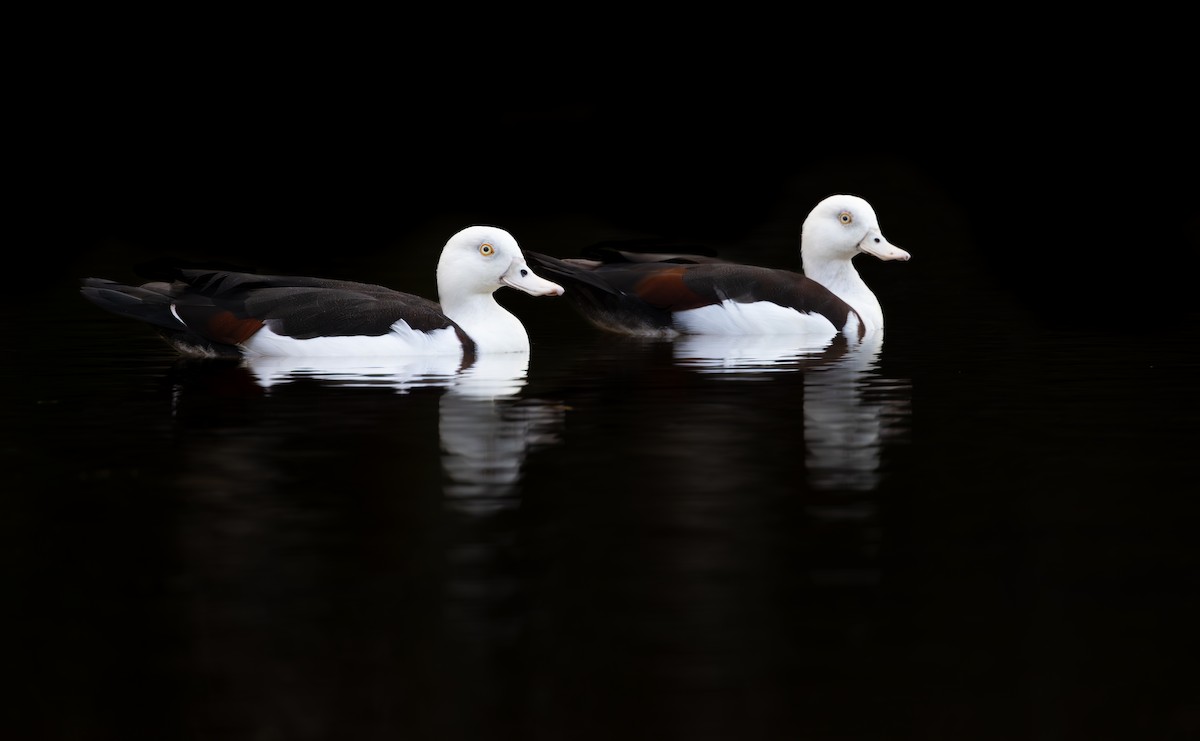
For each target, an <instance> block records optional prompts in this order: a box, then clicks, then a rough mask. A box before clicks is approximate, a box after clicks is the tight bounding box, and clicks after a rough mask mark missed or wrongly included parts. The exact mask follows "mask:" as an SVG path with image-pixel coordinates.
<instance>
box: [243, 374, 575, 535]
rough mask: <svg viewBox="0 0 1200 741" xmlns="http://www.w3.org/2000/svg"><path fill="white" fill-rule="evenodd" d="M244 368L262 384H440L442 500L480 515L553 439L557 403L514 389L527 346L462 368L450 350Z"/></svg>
mask: <svg viewBox="0 0 1200 741" xmlns="http://www.w3.org/2000/svg"><path fill="white" fill-rule="evenodd" d="M244 362H245V365H246V367H247V368H248V369H249V370H250V371H251V372H252V373H253V374H254V377H255V379H256V381H257V382H258V384H259V385H260V386H262V387H263V388H266V389H269V388H271V387H272V386H276V385H278V384H282V383H289V382H292V381H296V380H301V379H312V380H318V381H322V382H325V383H330V384H334V385H338V386H348V387H380V386H383V387H388V388H392V389H394V390H395V391H397V392H399V393H401V394H406V393H410V392H412V391H414V390H416V389H422V388H444V389H445V393H443V394H442V397H441V399H440V401H439V420H438V434H439V439H440V441H441V449H442V467H443V470H444V472H445V474H446V476H447V477H448V479H449V480H448V482H447V483H446V485H445V487H444V493H445V495H446V498H447V502H448V504H449V506H451V507H453V508H455V509H459V510H462V511H464V512H468V513H472V514H488V513H492V512H495V511H497V510H500V509H504V508H506V507H510V506H513V505H514V504H515V502H516V499H515V497H516V493H517V491H516V490H517V485H518V484H519V482H520V479H521V474H522V471H523V468H524V464H525V456H526V455H527V453H528V452H529V450H530V449H531V448H533V447H537V446H544V445H551V444H554V443H557V442H559V438H558V433H557V429H558V428H559V427H561V425H562V421H563V409H562V406H561V405H560V404H557V403H553V402H547V401H542V400H538V399H522V398H518V395H519V393H520V391H521V389H522V388H524V386H525V384H526V379H527V376H528V370H529V353H528V352H514V353H495V354H489V355H482V356H480V357H478V358H476V359H475V360H474V361H473V362H472V363H471V364H469V365H467V366H466V367H461V364H460V360H459V358H457V357H453V356H428V357H405V358H398V359H395V360H393V359H391V358H387V359H376V358H346V359H339V358H319V359H314V358H278V357H271V358H255V359H248V360H246V361H244Z"/></svg>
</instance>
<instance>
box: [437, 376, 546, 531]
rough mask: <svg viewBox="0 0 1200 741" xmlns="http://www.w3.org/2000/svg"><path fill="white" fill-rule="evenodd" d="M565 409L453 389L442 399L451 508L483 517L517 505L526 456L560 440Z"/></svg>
mask: <svg viewBox="0 0 1200 741" xmlns="http://www.w3.org/2000/svg"><path fill="white" fill-rule="evenodd" d="M563 416H564V411H563V406H562V405H561V404H557V403H553V402H546V401H542V400H538V399H521V400H514V399H500V398H488V397H484V396H480V395H469V394H467V395H464V394H460V393H454V390H452V391H451V392H450V393H447V394H446V395H445V396H443V397H442V398H441V406H440V407H439V416H438V433H439V438H440V440H441V444H442V468H443V470H444V471H445V472H446V475H447V476H448V477H449V481H448V482H447V484H446V486H445V488H444V492H445V495H446V501H447V504H448V505H449V506H450V507H451V508H453V509H455V510H458V511H460V512H463V513H466V514H470V515H476V516H482V515H490V514H494V513H496V512H498V511H500V510H503V509H508V508H511V507H515V506H516V505H517V503H518V501H519V499H518V498H519V495H520V489H519V486H518V485H519V483H520V481H521V477H522V474H523V472H524V468H525V458H526V456H527V455H528V454H529V452H530V451H531V450H532V449H534V448H537V447H541V446H546V445H552V444H555V443H558V442H559V441H560V438H559V430H560V429H561V427H562V423H563Z"/></svg>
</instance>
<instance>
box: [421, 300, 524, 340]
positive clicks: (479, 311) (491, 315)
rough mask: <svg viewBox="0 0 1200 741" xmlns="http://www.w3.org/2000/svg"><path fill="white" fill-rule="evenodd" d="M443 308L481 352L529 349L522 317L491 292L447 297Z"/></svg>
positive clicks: (443, 302)
mask: <svg viewBox="0 0 1200 741" xmlns="http://www.w3.org/2000/svg"><path fill="white" fill-rule="evenodd" d="M442 311H443V312H444V313H445V314H446V316H448V317H450V318H451V319H453V320H454V321H455V322H456V323H457V324H458V326H460V327H462V328H463V331H465V332H466V333H467V334H468V335H470V336H471V339H472V340H475V345H476V347H477V348H478V350H479V352H481V353H497V352H528V351H529V334H528V333H527V332H526V331H525V326H524V325H522V324H521V320H520V319H517V318H516V317H515V316H513V314H512V313H511V312H509V311H508V309H505V308H504V307H503V306H501V305H500V304H499V303H497V302H496V298H495V297H494V296H493V295H492V294H490V293H484V294H480V293H473V294H470V295H468V296H466V297H464V298H459V299H455V300H453V301H450V302H447V301H445V300H443V301H442Z"/></svg>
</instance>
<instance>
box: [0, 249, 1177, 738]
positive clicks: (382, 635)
mask: <svg viewBox="0 0 1200 741" xmlns="http://www.w3.org/2000/svg"><path fill="white" fill-rule="evenodd" d="M914 252H916V250H914ZM916 264H917V263H916V261H914V263H913V265H914V266H916ZM918 270H919V268H918ZM898 274H899V273H898V272H895V273H887V275H888V276H889V277H888V278H886V279H884V283H885V284H886V285H890V286H892V287H891V288H883V287H881V288H880V289H879V292H880V293H881V298H883V299H884V305H885V309H888V310H889V317H890V319H889V328H888V331H887V334H886V336H885V337H884V338H882V339H881V341H880V342H878V343H876V344H875V345H874V346H870V347H866V348H861V349H855V350H848V349H847V348H844V347H836V346H835V347H828V348H808V349H804V348H791V347H779V346H773V345H766V346H764V345H762V344H761V343H748V342H742V343H736V344H732V345H729V344H726V345H723V346H721V345H719V344H714V343H709V342H684V341H679V342H675V343H671V342H639V341H631V340H624V339H620V338H616V337H612V336H608V335H600V334H598V333H596V332H594V331H591V330H590V329H588V328H586V327H585V326H584V325H582V324H581V323H580V322H578V321H577V320H575V319H574V318H573V317H572V316H570V315H568V314H567V313H566V308H565V306H552V307H551V306H543V305H541V304H535V303H533V302H531V301H521V300H510V301H508V302H509V303H510V304H511V305H514V307H515V308H514V310H518V313H520V314H521V315H522V316H523V318H526V320H527V325H528V326H529V327H530V331H531V335H532V336H533V340H534V348H533V351H532V353H531V354H530V356H529V357H528V358H516V359H508V360H509V361H515V362H501V363H496V364H488V365H486V366H481V367H480V368H477V369H474V370H473V371H472V373H471V374H468V375H465V376H464V375H463V374H460V373H456V371H455V369H454V368H452V367H451V368H446V367H441V366H439V365H437V364H432V365H429V364H422V365H418V366H395V367H365V368H364V367H355V366H348V367H326V368H319V369H313V368H304V367H287V366H279V365H261V366H255V367H244V366H241V365H238V364H236V363H226V362H207V363H206V362H199V363H197V362H191V363H187V362H180V361H177V360H176V359H175V358H174V356H172V355H171V354H170V353H169V352H168V351H167V349H166V347H165V345H162V344H161V343H160V342H159V341H158V340H157V339H156V338H154V337H153V336H151V335H150V334H149V333H148V331H146V330H144V329H143V328H142V327H139V326H136V325H134V324H132V323H129V322H123V321H121V320H117V319H113V318H110V317H108V316H105V315H99V314H98V312H96V311H95V310H94V309H92V307H90V306H86V305H83V304H82V301H79V303H78V305H77V304H75V303H73V302H74V300H75V297H74V295H73V293H72V290H71V289H70V288H69V287H68V288H65V289H64V291H63V295H62V298H61V300H62V301H63V304H62V308H61V310H60V313H59V314H57V315H51V316H44V317H43V318H41V319H37V320H34V324H32V325H30V324H28V323H27V322H28V320H25V321H24V323H21V322H16V321H14V318H15V317H17V316H24V313H23V312H21V313H18V312H17V310H16V307H14V310H13V311H11V312H9V313H8V315H7V316H6V317H5V320H6V324H8V325H9V326H11V327H16V328H17V331H18V332H19V333H20V336H21V337H22V338H24V340H25V341H26V342H27V343H28V344H29V346H30V347H34V348H37V352H36V353H29V354H27V355H26V354H21V353H17V354H16V355H12V354H10V355H9V356H8V357H7V359H6V363H5V367H4V370H3V374H4V375H3V383H2V384H0V387H2V388H3V389H4V393H5V399H4V403H3V409H4V414H5V418H6V419H5V425H4V427H5V430H6V433H5V441H4V445H3V455H4V458H3V463H4V471H5V474H4V480H5V486H4V489H5V494H4V497H3V500H2V501H3V511H2V515H3V516H2V517H0V521H2V522H3V523H4V524H5V532H4V565H5V598H4V612H5V618H6V628H7V630H6V637H7V639H8V640H7V641H6V642H7V644H8V645H7V647H6V650H5V662H4V663H5V673H6V674H7V675H8V679H9V680H10V682H9V684H10V687H12V688H13V689H11V690H10V694H9V695H8V702H6V705H7V706H8V707H7V708H6V711H7V712H8V713H9V719H8V720H7V721H6V723H7V725H6V726H5V728H4V729H3V731H5V732H6V733H5V734H4V736H5V737H6V738H14V739H16V738H52V739H87V740H91V739H121V740H122V741H126V740H130V739H176V738H179V739H199V738H204V739H208V738H213V739H256V740H258V739H355V740H366V739H402V738H403V739H412V738H417V739H464V740H467V739H472V740H473V739H547V740H551V739H553V740H558V739H613V738H654V739H688V740H689V741H693V740H699V739H959V740H961V739H1108V738H1128V739H1181V738H1187V737H1192V736H1189V735H1188V734H1189V733H1190V732H1195V731H1196V730H1197V728H1200V683H1198V680H1197V675H1196V673H1195V660H1196V658H1197V649H1198V648H1200V638H1198V637H1197V629H1196V626H1197V625H1200V596H1198V593H1197V587H1198V586H1200V585H1198V579H1197V573H1198V569H1200V558H1198V553H1200V548H1198V547H1197V536H1196V526H1197V515H1198V514H1200V506H1198V505H1197V503H1196V497H1195V493H1194V489H1195V481H1194V461H1195V459H1196V453H1197V447H1196V443H1197V440H1198V437H1197V434H1196V432H1195V424H1196V409H1197V407H1196V405H1195V403H1196V391H1195V389H1194V384H1195V381H1196V378H1197V371H1198V370H1200V363H1198V358H1200V355H1198V353H1197V351H1196V350H1195V345H1194V344H1193V343H1194V340H1195V338H1196V335H1197V332H1196V331H1195V330H1189V331H1188V334H1189V335H1190V337H1179V336H1178V335H1175V336H1172V337H1169V338H1168V337H1164V336H1162V335H1153V336H1149V337H1146V336H1142V335H1139V334H1136V333H1125V332H1104V331H1093V330H1080V329H1070V330H1055V329H1050V328H1047V327H1045V326H1042V325H1040V324H1039V323H1038V322H1036V321H1033V320H1030V319H1028V318H1026V319H1016V320H1014V319H1011V318H1010V317H1009V315H1008V314H1007V313H1006V312H1007V309H1008V308H1009V307H1007V306H1005V305H1003V304H999V305H997V304H990V305H989V306H990V307H991V308H990V309H989V310H987V311H980V312H977V314H976V315H975V317H974V319H973V321H976V322H978V323H977V324H971V325H970V326H971V330H972V331H971V332H968V331H965V330H966V327H967V325H968V322H967V319H965V318H964V319H962V320H960V321H959V323H958V324H957V325H954V326H951V327H949V328H941V329H939V330H938V331H931V330H930V329H929V327H931V326H934V325H935V323H936V322H935V319H936V318H937V315H936V314H935V307H934V304H933V303H932V302H929V303H926V302H924V301H923V299H922V291H923V288H927V287H929V285H932V283H930V284H928V285H926V286H924V287H923V286H922V285H921V284H920V283H919V282H917V283H915V284H914V283H913V282H907V283H906V282H902V281H901V280H899V279H897V278H894V277H891V276H894V275H898ZM916 275H918V276H919V275H920V273H919V272H918V273H916ZM874 281H875V283H876V284H879V282H880V280H879V279H878V278H875V279H874ZM889 291H890V293H889ZM890 307H895V308H894V309H891V308H890ZM63 320H67V321H66V322H63ZM64 323H65V325H66V329H65V332H66V335H65V336H64V337H63V339H62V340H61V341H60V342H54V343H48V342H46V341H45V340H44V339H43V340H37V339H35V338H37V337H38V336H39V332H41V331H43V330H47V329H48V328H50V327H52V326H59V327H61V326H62V324H64ZM58 331H63V330H62V329H60V330H58Z"/></svg>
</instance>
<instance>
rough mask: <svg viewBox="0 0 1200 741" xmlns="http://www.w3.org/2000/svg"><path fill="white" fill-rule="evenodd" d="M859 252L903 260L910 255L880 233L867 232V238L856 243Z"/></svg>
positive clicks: (883, 258) (884, 258) (882, 258)
mask: <svg viewBox="0 0 1200 741" xmlns="http://www.w3.org/2000/svg"><path fill="white" fill-rule="evenodd" d="M858 250H859V252H865V253H867V254H868V255H871V256H873V257H878V258H879V259H880V260H900V261H902V262H903V261H904V260H907V259H908V258H910V257H912V255H909V254H908V253H907V252H905V251H904V250H902V249H900V248H899V247H897V246H896V245H894V244H892V243H891V242H889V241H887V240H886V239H884V238H883V236H882V235H880V234H868V235H867V238H866V239H864V240H863V241H861V242H859V243H858Z"/></svg>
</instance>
